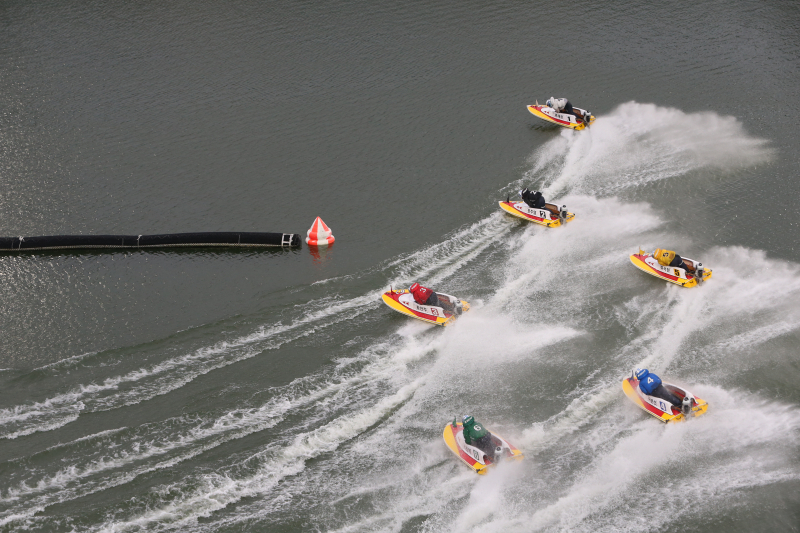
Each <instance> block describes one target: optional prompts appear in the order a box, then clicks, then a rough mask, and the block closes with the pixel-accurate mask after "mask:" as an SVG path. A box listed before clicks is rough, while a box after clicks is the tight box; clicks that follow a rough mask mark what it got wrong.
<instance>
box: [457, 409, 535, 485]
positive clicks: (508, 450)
mask: <svg viewBox="0 0 800 533" xmlns="http://www.w3.org/2000/svg"><path fill="white" fill-rule="evenodd" d="M463 431H464V426H463V425H462V424H461V422H456V421H455V420H453V422H452V423H451V424H447V425H446V426H445V427H444V434H443V435H442V436H443V437H444V442H445V444H447V447H448V448H450V451H452V452H453V453H454V454H456V456H457V457H458V458H459V459H461V460H462V461H464V462H465V463H466V464H467V466H469V467H470V468H471V469H473V470H474V471H475V472H477V473H478V474H486V472H488V470H489V467H490V466H492V465H494V464H497V463H498V462H500V461H521V460H522V459H523V458H524V457H525V456H524V455H522V452H521V451H519V450H518V449H516V448H515V447H514V446H512V445H511V444H509V442H508V441H507V440H505V439H504V438H502V437H501V436H500V435H498V434H496V433H494V432H493V431H490V434H491V436H492V443H493V444H494V451H493V452H492V453H486V452H485V451H484V450H481V449H479V448H476V447H475V446H470V445H469V444H467V443H466V442H464V435H463Z"/></svg>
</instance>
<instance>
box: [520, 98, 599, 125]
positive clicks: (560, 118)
mask: <svg viewBox="0 0 800 533" xmlns="http://www.w3.org/2000/svg"><path fill="white" fill-rule="evenodd" d="M572 109H574V110H576V111H579V112H580V114H581V115H583V116H584V117H588V119H589V120H588V123H589V124H592V123H593V122H594V115H592V114H591V113H589V112H588V111H586V110H585V109H581V108H580V107H575V106H572ZM528 111H530V112H531V114H533V116H536V117H539V118H540V119H542V120H546V121H547V122H552V123H553V124H558V125H559V126H564V127H565V128H571V129H573V130H579V131H580V130H582V129H584V128H586V126H587V123H586V121H584V120H580V119H579V118H578V117H576V116H575V115H571V114H569V113H556V110H555V109H553V108H552V107H549V106H547V105H539V101H538V100H537V101H536V105H529V106H528Z"/></svg>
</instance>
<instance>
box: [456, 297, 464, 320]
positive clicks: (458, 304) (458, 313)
mask: <svg viewBox="0 0 800 533" xmlns="http://www.w3.org/2000/svg"><path fill="white" fill-rule="evenodd" d="M463 312H464V305H463V304H462V303H461V300H459V299H456V316H461V313H463Z"/></svg>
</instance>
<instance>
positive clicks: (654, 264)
mask: <svg viewBox="0 0 800 533" xmlns="http://www.w3.org/2000/svg"><path fill="white" fill-rule="evenodd" d="M630 260H631V263H633V266H635V267H636V268H638V269H639V270H641V271H643V272H647V273H648V274H650V275H651V276H655V277H657V278H660V279H663V280H664V281H668V282H670V283H674V284H675V285H680V286H681V287H685V288H687V289H690V288H692V287H696V286H697V285H698V279H699V278H697V277H696V276H693V275H692V274H691V273H688V272H686V270H684V269H682V268H678V267H667V266H664V265H662V264H660V263H659V262H658V261H657V260H656V259H655V258H654V257H653V256H652V255H651V254H648V253H643V252H641V251H640V252H639V253H638V254H631V256H630ZM684 260H685V261H691V262H692V264H696V263H697V262H696V261H693V260H692V259H689V258H684ZM711 274H712V272H711V269H709V268H704V269H703V277H702V280H701V281H705V280H707V279H709V278H710V277H711Z"/></svg>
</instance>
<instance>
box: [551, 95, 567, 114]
mask: <svg viewBox="0 0 800 533" xmlns="http://www.w3.org/2000/svg"><path fill="white" fill-rule="evenodd" d="M549 101H550V107H552V108H553V110H554V111H555V112H556V113H561V112H562V111H563V110H564V108H565V107H567V102H568V100H567V99H566V98H554V97H552V96H551V97H550V100H549Z"/></svg>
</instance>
